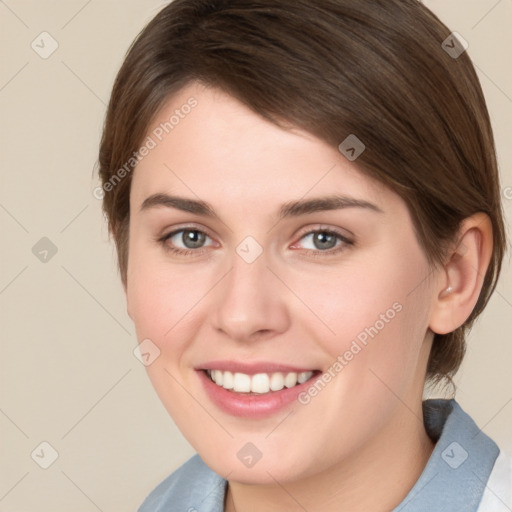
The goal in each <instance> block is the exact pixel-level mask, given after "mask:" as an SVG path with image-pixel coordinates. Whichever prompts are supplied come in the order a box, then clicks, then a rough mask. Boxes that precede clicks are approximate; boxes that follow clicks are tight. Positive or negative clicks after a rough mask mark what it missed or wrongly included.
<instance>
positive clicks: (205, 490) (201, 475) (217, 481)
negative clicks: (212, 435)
mask: <svg viewBox="0 0 512 512" xmlns="http://www.w3.org/2000/svg"><path fill="white" fill-rule="evenodd" d="M226 483H227V481H226V480H225V479H224V478H222V477H221V476H219V475H217V473H215V472H214V471H213V470H211V469H210V468H209V467H208V466H207V465H206V464H205V463H204V462H203V460H202V459H201V457H200V456H199V455H198V454H196V455H194V456H193V457H191V458H190V459H189V460H188V461H187V462H185V463H184V464H183V465H182V466H180V467H179V468H178V469H177V470H176V471H174V472H173V473H172V474H171V475H169V476H168V477H167V478H166V479H165V480H163V481H162V482H161V483H160V484H158V486H157V487H155V489H154V490H153V491H151V493H150V494H149V495H148V496H147V498H146V499H145V500H144V502H143V503H142V505H141V506H140V508H139V510H138V512H174V511H179V512H194V511H195V510H196V509H199V508H200V510H201V511H203V510H204V511H207V512H222V510H223V503H224V493H225V487H226ZM196 512H197V511H196Z"/></svg>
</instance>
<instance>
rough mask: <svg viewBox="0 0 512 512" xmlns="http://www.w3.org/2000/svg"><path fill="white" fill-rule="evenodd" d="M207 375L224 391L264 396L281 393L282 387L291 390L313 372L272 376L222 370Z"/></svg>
mask: <svg viewBox="0 0 512 512" xmlns="http://www.w3.org/2000/svg"><path fill="white" fill-rule="evenodd" d="M207 373H208V375H209V376H210V378H211V379H212V381H213V382H215V383H216V384H217V385H218V386H220V387H223V388H224V389H231V390H233V391H235V392H237V393H249V392H251V391H252V392H253V393H259V394H264V393H268V392H269V391H281V389H283V388H284V387H287V388H292V387H293V386H296V385H297V384H302V383H303V382H306V381H307V380H309V379H310V378H311V377H312V376H313V372H312V371H309V372H300V373H299V374H297V373H296V372H290V373H287V374H285V375H284V374H282V373H281V372H276V373H272V374H267V373H256V374H255V375H252V376H251V375H247V374H246V373H239V372H237V373H235V374H233V373H231V372H224V371H222V370H207Z"/></svg>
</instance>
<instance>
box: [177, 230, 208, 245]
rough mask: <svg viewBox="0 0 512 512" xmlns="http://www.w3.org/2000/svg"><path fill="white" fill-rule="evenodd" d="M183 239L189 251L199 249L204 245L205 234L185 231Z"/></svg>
mask: <svg viewBox="0 0 512 512" xmlns="http://www.w3.org/2000/svg"><path fill="white" fill-rule="evenodd" d="M182 238H183V243H184V244H185V246H186V247H188V248H189V249H197V248H198V247H201V245H202V244H203V243H204V238H205V234H204V233H200V232H199V231H191V230H185V231H184V232H183V237H182Z"/></svg>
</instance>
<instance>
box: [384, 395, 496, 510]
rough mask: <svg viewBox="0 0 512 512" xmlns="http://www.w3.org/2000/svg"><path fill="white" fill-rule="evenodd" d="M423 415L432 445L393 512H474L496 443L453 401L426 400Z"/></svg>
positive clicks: (481, 493) (490, 465) (494, 455)
mask: <svg viewBox="0 0 512 512" xmlns="http://www.w3.org/2000/svg"><path fill="white" fill-rule="evenodd" d="M423 416H424V423H425V429H426V431H427V433H428V435H429V436H430V437H431V438H432V440H433V441H434V442H436V445H435V448H434V451H433V452H432V454H431V456H430V458H429V460H428V462H427V465H426V466H425V469H424V470H423V473H422V474H421V476H420V478H419V479H418V480H417V482H416V484H415V485H414V487H413V488H412V489H411V491H410V492H409V493H408V494H407V496H406V497H405V499H404V500H403V501H402V503H400V505H398V506H397V507H396V508H395V509H394V510H393V512H431V511H432V510H456V511H457V512H476V511H477V509H478V506H479V504H480V501H481V499H482V495H483V493H484V490H485V486H486V483H487V480H488V479H489V475H490V474H491V471H492V468H493V466H494V462H495V461H496V458H497V457H498V454H499V448H498V446H497V445H496V443H494V441H492V440H491V439H490V438H489V437H488V436H487V435H486V434H484V433H483V431H482V430H481V429H479V428H478V427H477V426H476V424H475V422H474V421H473V420H472V419H471V418H470V417H469V416H468V415H467V414H466V413H465V412H464V411H463V410H462V409H461V408H460V406H459V404H458V403H457V402H456V401H455V400H442V399H436V400H426V401H424V402H423Z"/></svg>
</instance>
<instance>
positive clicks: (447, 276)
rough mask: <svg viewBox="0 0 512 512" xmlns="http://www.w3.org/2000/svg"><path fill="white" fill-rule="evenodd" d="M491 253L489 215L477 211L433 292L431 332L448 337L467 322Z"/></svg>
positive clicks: (462, 231) (465, 224) (462, 230)
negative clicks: (447, 335)
mask: <svg viewBox="0 0 512 512" xmlns="http://www.w3.org/2000/svg"><path fill="white" fill-rule="evenodd" d="M492 251H493V235H492V223H491V220H490V218H489V216H488V215H487V214H485V213H483V212H478V213H475V214H474V215H472V216H471V217H468V218H466V219H464V221H463V222H462V224H461V227H460V229H459V232H458V237H457V243H456V244H455V247H454V249H452V250H451V251H450V254H449V255H448V261H447V263H446V264H445V265H444V272H442V271H441V272H440V279H439V280H438V285H437V287H436V289H435V290H434V293H435V295H434V302H433V305H432V309H431V315H430V324H429V327H430V329H431V330H432V331H434V332H435V333H437V334H447V333H449V332H452V331H454V330H455V329H457V328H458V327H460V326H461V325H462V324H463V323H464V322H465V321H466V320H467V318H468V317H469V315H470V314H471V312H472V311H473V309H474V307H475V305H476V303H477V301H478V297H479V295H480V291H481V289H482V285H483V282H484V277H485V273H486V272H487V268H488V266H489V262H490V260H491V256H492ZM447 289H448V290H447Z"/></svg>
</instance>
